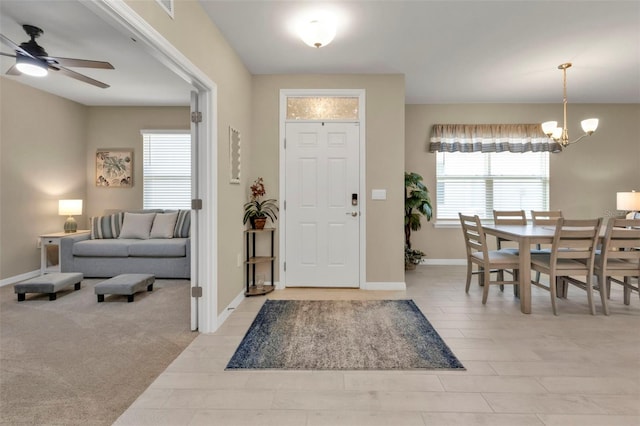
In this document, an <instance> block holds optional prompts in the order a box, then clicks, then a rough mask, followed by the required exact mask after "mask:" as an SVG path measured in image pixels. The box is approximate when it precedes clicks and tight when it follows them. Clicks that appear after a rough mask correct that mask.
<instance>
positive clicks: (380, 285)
mask: <svg viewBox="0 0 640 426" xmlns="http://www.w3.org/2000/svg"><path fill="white" fill-rule="evenodd" d="M360 289H362V290H399V291H404V290H406V289H407V285H406V284H405V283H404V282H391V281H383V282H367V283H364V285H363V286H362V287H360Z"/></svg>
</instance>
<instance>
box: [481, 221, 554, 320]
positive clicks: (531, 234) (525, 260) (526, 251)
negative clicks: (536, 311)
mask: <svg viewBox="0 0 640 426" xmlns="http://www.w3.org/2000/svg"><path fill="white" fill-rule="evenodd" d="M482 229H484V232H485V234H487V235H493V236H496V237H499V238H502V239H505V240H509V241H515V242H517V243H518V251H519V256H518V257H519V260H520V266H519V283H520V285H519V287H520V292H519V293H520V311H521V312H522V313H523V314H530V313H531V245H532V244H551V243H552V242H553V235H554V234H555V227H554V226H553V225H532V224H528V225H494V224H486V225H482Z"/></svg>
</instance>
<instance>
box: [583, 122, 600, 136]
mask: <svg viewBox="0 0 640 426" xmlns="http://www.w3.org/2000/svg"><path fill="white" fill-rule="evenodd" d="M580 124H581V125H582V130H584V132H585V133H588V134H591V133H593V132H595V131H596V129H597V128H598V119H597V118H587V119H586V120H582V121H581V122H580Z"/></svg>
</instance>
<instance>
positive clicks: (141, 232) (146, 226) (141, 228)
mask: <svg viewBox="0 0 640 426" xmlns="http://www.w3.org/2000/svg"><path fill="white" fill-rule="evenodd" d="M155 217H156V213H129V212H126V213H125V214H124V220H123V222H122V230H121V231H120V235H119V236H118V238H125V239H131V238H140V239H144V240H146V239H148V238H149V233H150V232H151V225H153V219H154V218H155Z"/></svg>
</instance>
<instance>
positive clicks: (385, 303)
mask: <svg viewBox="0 0 640 426" xmlns="http://www.w3.org/2000/svg"><path fill="white" fill-rule="evenodd" d="M227 369H293V370H405V369H406V370H413V369H450V370H451V369H454V370H456V369H460V370H464V369H465V368H464V366H463V365H462V364H461V363H460V361H458V359H457V358H456V356H455V355H454V354H453V352H452V351H451V350H450V349H449V347H448V346H447V345H446V344H445V343H444V341H443V340H442V338H441V337H440V336H439V335H438V333H437V332H436V331H435V330H434V329H433V327H432V326H431V324H430V323H429V321H428V320H427V319H426V318H425V316H424V315H423V314H422V312H420V309H418V307H417V306H416V304H415V303H414V302H413V301H412V300H315V301H309V300H267V301H266V302H265V303H264V305H263V306H262V309H260V312H258V315H257V316H256V318H255V320H254V321H253V323H252V324H251V327H250V328H249V331H247V334H246V335H245V337H244V339H243V340H242V342H241V343H240V346H238V349H237V350H236V352H235V354H234V355H233V357H232V358H231V360H230V361H229V363H228V365H227Z"/></svg>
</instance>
